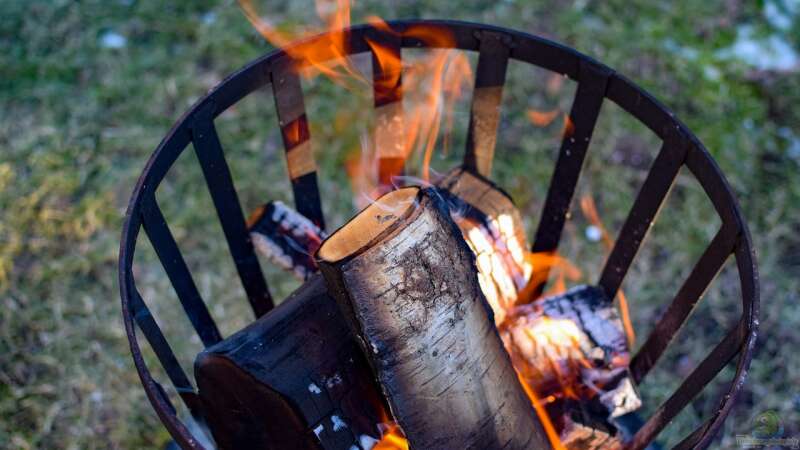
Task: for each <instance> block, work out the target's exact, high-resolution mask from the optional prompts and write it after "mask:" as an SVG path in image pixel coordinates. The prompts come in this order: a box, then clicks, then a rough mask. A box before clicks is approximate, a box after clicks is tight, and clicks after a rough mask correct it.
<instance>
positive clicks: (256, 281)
mask: <svg viewBox="0 0 800 450" xmlns="http://www.w3.org/2000/svg"><path fill="white" fill-rule="evenodd" d="M213 108H214V105H213V104H211V103H209V104H208V105H207V106H206V107H205V108H203V109H202V110H200V111H199V112H198V113H197V115H196V116H195V122H194V124H193V126H192V141H193V143H194V149H195V153H197V159H198V160H199V161H200V166H201V167H202V169H203V176H204V177H205V179H206V184H207V185H208V190H209V192H210V194H211V199H212V200H213V202H214V207H215V208H216V210H217V216H219V221H220V223H221V224H222V230H223V232H224V233H225V238H226V239H227V241H228V248H229V249H230V252H231V256H232V257H233V262H234V264H236V270H237V271H238V272H239V278H240V279H241V280H242V285H243V286H244V290H245V292H246V293H247V298H248V300H249V301H250V305H251V306H252V307H253V312H255V314H256V317H261V316H262V315H264V314H266V313H267V312H268V311H269V310H270V309H272V307H273V306H274V305H273V302H272V297H271V296H270V293H269V289H268V288H267V281H266V280H265V279H264V274H263V273H262V272H261V265H260V264H259V263H258V258H257V257H256V254H255V252H254V251H253V244H252V242H250V234H249V233H248V232H247V225H246V223H245V220H244V214H243V213H242V207H241V205H240V204H239V197H238V196H237V195H236V189H235V188H234V186H233V178H232V177H231V172H230V169H228V163H226V162H225V155H224V154H223V151H222V144H220V142H219V136H217V130H216V129H215V128H214V122H213V120H212V114H213V111H214V110H213Z"/></svg>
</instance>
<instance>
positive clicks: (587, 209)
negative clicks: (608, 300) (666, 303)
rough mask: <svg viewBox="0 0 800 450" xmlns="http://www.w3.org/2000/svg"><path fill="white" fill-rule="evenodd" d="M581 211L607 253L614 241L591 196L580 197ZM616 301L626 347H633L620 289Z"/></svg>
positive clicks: (624, 299)
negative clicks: (596, 231) (592, 226)
mask: <svg viewBox="0 0 800 450" xmlns="http://www.w3.org/2000/svg"><path fill="white" fill-rule="evenodd" d="M581 210H582V211H583V215H584V216H586V219H587V220H589V222H590V223H591V224H592V225H594V226H595V227H597V229H598V230H600V236H601V239H602V240H603V244H604V245H605V246H606V249H607V250H608V251H611V249H612V248H613V247H614V240H613V239H612V238H611V235H610V234H609V233H608V230H607V229H606V227H605V226H604V225H603V221H602V220H600V214H598V213H597V206H596V205H595V203H594V200H593V199H592V197H591V196H589V195H588V194H587V195H584V196H583V197H581ZM617 300H618V301H619V311H620V315H621V316H622V325H623V326H624V327H625V335H626V336H627V337H628V345H629V346H631V347H633V344H634V342H636V332H635V331H634V329H633V322H632V321H631V315H630V311H629V310H628V299H627V298H625V293H624V292H622V289H620V290H619V292H618V293H617Z"/></svg>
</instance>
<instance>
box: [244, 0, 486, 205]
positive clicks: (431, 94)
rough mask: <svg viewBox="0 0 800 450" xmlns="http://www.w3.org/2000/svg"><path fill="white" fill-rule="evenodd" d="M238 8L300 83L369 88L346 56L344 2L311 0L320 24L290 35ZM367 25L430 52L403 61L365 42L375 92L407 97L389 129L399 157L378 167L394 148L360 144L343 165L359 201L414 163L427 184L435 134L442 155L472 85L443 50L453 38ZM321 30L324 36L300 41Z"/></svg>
mask: <svg viewBox="0 0 800 450" xmlns="http://www.w3.org/2000/svg"><path fill="white" fill-rule="evenodd" d="M239 5H240V7H241V9H242V11H244V14H245V16H246V17H247V19H248V20H249V21H250V22H251V23H252V24H253V26H254V27H255V28H256V29H257V30H258V31H259V33H261V35H262V36H264V37H265V38H266V39H267V40H268V41H270V42H271V43H272V44H274V45H275V46H277V47H281V48H282V49H284V50H285V51H286V52H287V54H288V55H289V56H290V57H291V58H292V59H293V60H294V61H295V64H296V66H295V68H296V70H298V71H302V73H303V74H304V75H305V76H306V77H308V78H312V77H316V76H318V75H322V76H325V77H328V78H329V79H331V80H332V81H334V82H336V83H337V84H339V85H341V86H343V87H345V88H347V89H351V90H355V89H358V90H363V89H364V87H365V86H369V85H370V84H371V81H370V80H367V79H366V78H365V77H364V76H363V75H362V74H361V72H360V71H359V70H358V68H356V67H355V66H354V65H353V64H352V62H351V60H350V59H349V58H348V54H349V53H350V51H349V50H350V43H349V40H350V36H349V34H348V33H347V32H346V31H344V29H345V28H347V27H349V26H350V23H351V20H350V3H349V0H316V6H317V14H318V15H319V17H320V19H321V20H322V22H323V26H322V27H320V28H317V29H305V30H298V31H296V32H286V31H282V30H278V29H277V28H276V27H275V26H273V25H271V24H269V23H267V22H266V21H265V20H264V19H262V18H261V17H260V16H259V14H258V12H257V10H256V8H255V7H254V6H253V3H252V1H251V0H239ZM367 22H368V23H369V24H370V25H372V26H373V27H374V28H375V29H378V30H381V31H383V32H384V33H387V34H388V35H394V36H400V37H408V38H414V39H417V40H419V41H422V42H423V43H425V44H426V45H427V46H429V47H431V48H433V49H434V50H430V51H428V52H426V54H425V56H424V57H422V58H420V59H418V60H416V61H413V62H407V61H404V60H401V59H400V57H399V55H398V53H397V52H396V51H394V49H389V48H387V47H386V46H385V45H383V44H381V43H380V42H377V41H375V40H372V39H369V38H365V39H366V41H367V45H368V46H369V47H370V49H371V50H372V52H373V54H374V61H375V64H377V65H378V66H379V67H380V68H381V69H382V70H381V72H382V73H383V74H384V76H382V77H379V78H378V79H377V80H376V82H377V83H378V84H376V85H375V89H377V90H383V91H384V92H390V91H392V90H394V89H396V94H397V96H398V98H400V94H401V93H402V94H403V95H404V96H405V97H406V98H405V99H403V101H402V108H400V109H401V110H402V112H401V113H400V114H401V115H402V117H401V118H400V120H399V122H398V123H399V125H398V124H397V123H395V126H401V127H402V128H403V129H402V132H401V133H400V138H401V139H404V142H403V143H402V155H392V157H391V158H384V159H383V160H382V161H381V163H380V164H378V163H377V162H376V161H377V160H379V159H381V150H382V149H384V148H385V147H387V145H391V144H395V143H385V142H375V143H374V144H370V143H368V142H371V141H369V140H364V141H363V142H362V144H361V148H360V149H359V151H358V152H354V153H353V154H351V156H350V158H349V159H348V161H347V163H346V164H347V167H348V176H349V177H350V178H351V180H352V181H353V183H352V187H353V189H354V191H355V194H356V195H355V198H356V199H358V200H360V201H361V202H362V203H363V201H365V200H369V199H375V198H376V197H377V196H378V195H380V194H381V193H383V192H385V191H386V190H387V188H391V187H392V186H391V185H390V186H385V185H382V183H384V184H385V183H392V181H391V178H392V176H393V175H398V174H400V173H401V172H402V170H403V167H404V165H406V164H407V163H408V162H412V161H411V160H412V159H413V160H414V161H413V162H416V163H417V164H418V171H419V174H418V176H419V177H421V178H422V180H423V181H425V182H428V181H429V180H430V165H431V161H432V160H433V155H434V153H435V151H436V149H437V145H436V144H437V140H438V139H439V135H440V132H443V135H444V138H443V142H442V147H443V148H442V151H443V152H447V146H448V145H449V142H450V139H449V136H450V130H451V129H452V126H453V114H452V110H453V107H454V104H455V102H456V101H457V100H458V99H459V98H461V96H462V94H463V92H464V90H465V88H466V87H467V86H469V84H470V83H471V80H472V73H471V72H472V71H471V68H470V64H469V60H468V59H467V57H466V55H465V54H464V53H462V52H457V51H450V50H446V49H448V48H452V47H455V37H454V36H453V35H452V34H451V33H449V32H447V31H446V30H443V29H442V28H437V27H434V26H431V25H427V24H421V25H412V26H409V27H408V28H406V29H405V30H404V31H402V33H401V32H399V31H396V30H393V29H392V28H391V27H390V26H389V25H388V24H387V23H386V22H385V21H383V20H382V19H380V18H378V17H375V16H370V17H368V18H367ZM320 31H325V32H326V33H325V34H322V35H320V36H316V37H314V38H311V39H308V40H303V38H308V37H310V36H312V35H315V34H318V33H319V32H320ZM297 42H299V43H297ZM401 78H402V86H401V84H400V79H401ZM443 122H444V123H443ZM375 147H377V148H375ZM365 156H366V157H365ZM380 171H383V172H386V173H379V172H380ZM360 206H363V205H360Z"/></svg>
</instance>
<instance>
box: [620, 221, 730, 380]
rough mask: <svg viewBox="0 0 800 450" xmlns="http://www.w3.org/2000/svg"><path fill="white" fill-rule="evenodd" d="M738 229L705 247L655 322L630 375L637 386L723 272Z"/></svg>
mask: <svg viewBox="0 0 800 450" xmlns="http://www.w3.org/2000/svg"><path fill="white" fill-rule="evenodd" d="M736 236H737V232H736V229H735V228H731V227H726V226H723V227H722V228H720V230H719V231H718V232H717V234H716V236H714V239H713V240H712V241H711V243H710V244H709V245H708V247H707V248H706V250H705V252H703V255H702V256H701V257H700V260H699V261H698V262H697V264H695V266H694V268H693V269H692V273H691V274H690V275H689V277H688V278H687V279H686V281H685V282H684V283H683V285H682V286H681V288H680V290H679V291H678V294H677V295H676V296H675V299H674V300H672V303H670V305H669V308H667V311H666V312H665V313H664V315H663V316H662V317H661V319H659V321H658V322H657V323H656V325H655V327H653V330H652V331H651V332H650V335H649V336H648V337H647V341H645V343H644V345H642V348H640V349H639V352H638V353H637V354H636V356H634V357H633V360H632V361H631V366H630V367H631V373H632V375H633V379H634V381H635V382H636V383H637V384H638V383H641V381H642V379H643V378H644V377H645V375H647V373H648V372H649V371H650V369H652V368H653V366H654V365H655V364H656V362H657V361H658V358H660V357H661V354H662V353H664V350H665V349H666V348H667V347H668V346H669V344H670V342H672V339H673V338H674V337H675V334H676V333H677V332H678V330H680V328H681V326H682V325H683V323H684V322H685V321H686V318H687V317H689V314H691V312H692V311H693V310H694V307H695V306H696V305H697V302H698V301H699V300H700V297H702V296H703V293H705V291H706V289H707V288H708V285H709V284H711V281H713V280H714V277H716V276H717V273H718V272H719V271H720V269H722V266H723V264H725V261H726V260H727V259H728V257H729V256H730V255H731V253H733V250H734V246H735V245H736Z"/></svg>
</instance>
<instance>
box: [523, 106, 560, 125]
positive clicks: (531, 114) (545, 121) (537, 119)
mask: <svg viewBox="0 0 800 450" xmlns="http://www.w3.org/2000/svg"><path fill="white" fill-rule="evenodd" d="M558 113H559V110H557V109H554V110H552V111H537V110H535V109H529V110H528V119H529V120H530V121H531V123H532V124H534V125H536V126H537V127H546V126H548V125H550V123H552V122H553V120H555V118H556V117H558Z"/></svg>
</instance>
